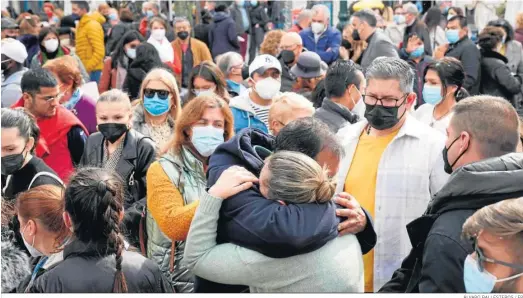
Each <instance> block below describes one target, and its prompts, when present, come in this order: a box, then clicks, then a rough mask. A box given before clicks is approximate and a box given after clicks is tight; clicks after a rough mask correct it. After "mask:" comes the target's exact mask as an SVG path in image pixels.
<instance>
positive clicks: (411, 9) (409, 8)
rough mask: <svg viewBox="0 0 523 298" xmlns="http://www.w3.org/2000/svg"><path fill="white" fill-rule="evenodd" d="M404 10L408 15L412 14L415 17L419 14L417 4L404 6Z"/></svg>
mask: <svg viewBox="0 0 523 298" xmlns="http://www.w3.org/2000/svg"><path fill="white" fill-rule="evenodd" d="M403 10H404V11H405V12H406V13H410V14H413V15H415V16H417V15H418V14H419V11H418V7H417V6H416V4H414V3H411V2H409V3H405V4H403Z"/></svg>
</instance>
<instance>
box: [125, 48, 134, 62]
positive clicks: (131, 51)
mask: <svg viewBox="0 0 523 298" xmlns="http://www.w3.org/2000/svg"><path fill="white" fill-rule="evenodd" d="M125 54H126V55H127V57H129V58H131V59H136V49H133V48H128V49H127V50H125Z"/></svg>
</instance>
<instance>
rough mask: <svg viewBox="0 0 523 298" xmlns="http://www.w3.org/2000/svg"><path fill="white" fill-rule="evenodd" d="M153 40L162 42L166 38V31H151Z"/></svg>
mask: <svg viewBox="0 0 523 298" xmlns="http://www.w3.org/2000/svg"><path fill="white" fill-rule="evenodd" d="M151 36H152V38H154V39H156V40H157V41H161V40H163V39H164V38H165V29H154V30H153V31H151Z"/></svg>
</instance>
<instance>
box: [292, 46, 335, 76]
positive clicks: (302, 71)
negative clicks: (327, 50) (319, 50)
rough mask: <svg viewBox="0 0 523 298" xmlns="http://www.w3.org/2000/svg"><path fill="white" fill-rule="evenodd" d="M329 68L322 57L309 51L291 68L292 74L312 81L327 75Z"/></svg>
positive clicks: (301, 55)
mask: <svg viewBox="0 0 523 298" xmlns="http://www.w3.org/2000/svg"><path fill="white" fill-rule="evenodd" d="M327 68H328V66H327V64H325V63H324V62H323V61H321V58H320V55H318V54H316V53H314V52H310V51H307V52H303V53H301V54H300V56H299V57H298V61H297V62H296V64H295V65H294V66H293V67H292V68H291V73H292V74H293V75H295V76H297V77H299V78H305V79H310V78H316V77H319V76H321V75H323V74H325V72H326V71H327Z"/></svg>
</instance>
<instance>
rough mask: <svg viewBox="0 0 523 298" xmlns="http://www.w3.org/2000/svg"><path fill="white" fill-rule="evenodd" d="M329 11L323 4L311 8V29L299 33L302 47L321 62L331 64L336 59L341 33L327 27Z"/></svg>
mask: <svg viewBox="0 0 523 298" xmlns="http://www.w3.org/2000/svg"><path fill="white" fill-rule="evenodd" d="M329 23H330V11H329V8H328V7H327V6H325V5H323V4H318V5H314V6H313V7H312V24H311V28H308V29H304V30H302V31H301V32H300V36H301V39H302V41H303V46H304V47H305V48H306V49H307V50H309V51H312V52H315V53H317V54H318V55H320V57H321V60H323V61H324V62H325V63H327V64H331V63H332V62H334V61H335V60H336V59H338V54H339V48H340V44H341V33H340V31H338V30H337V29H336V28H333V27H331V26H329Z"/></svg>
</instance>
